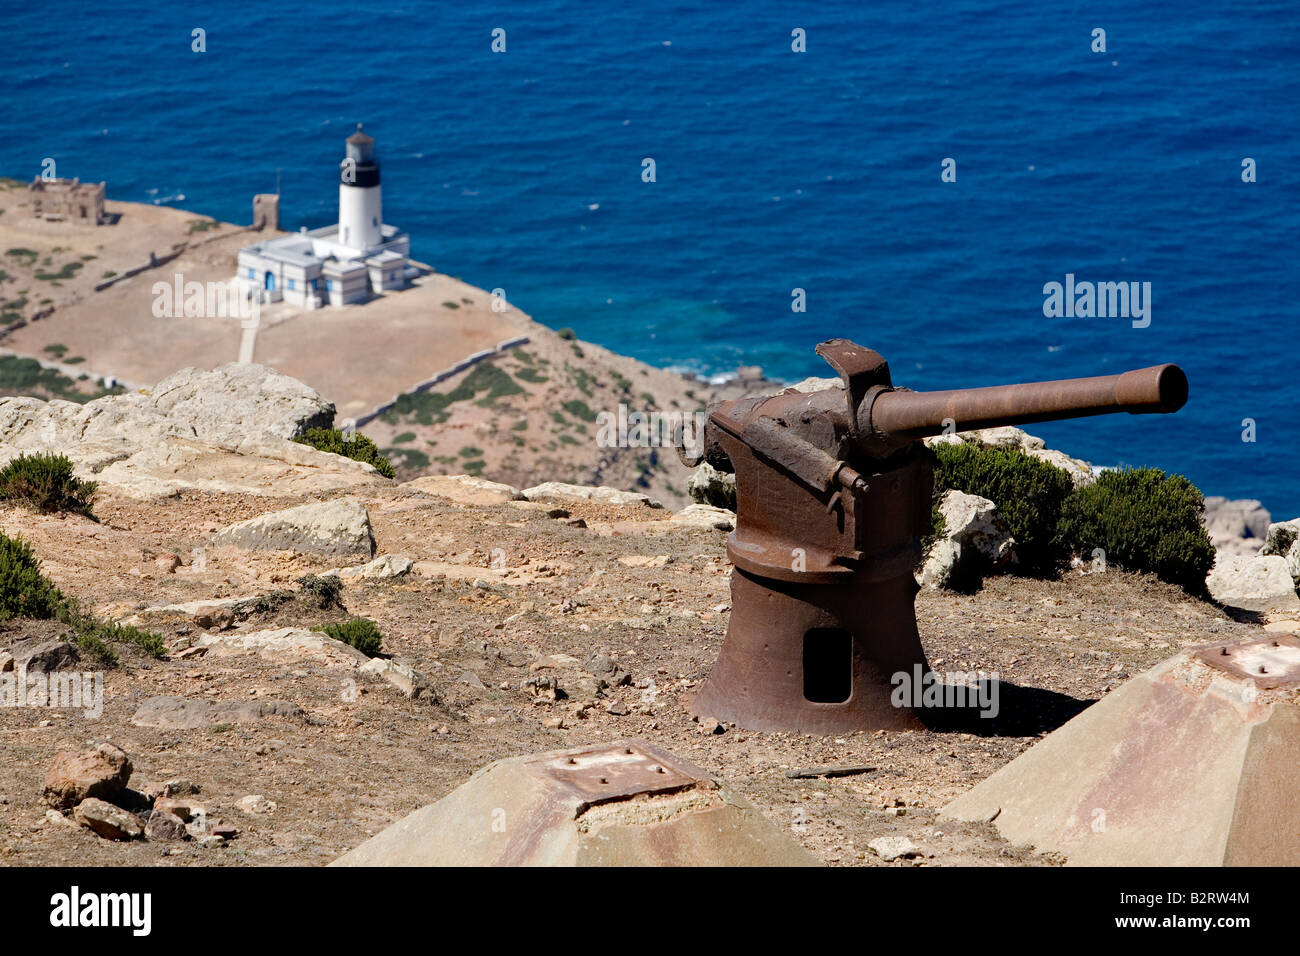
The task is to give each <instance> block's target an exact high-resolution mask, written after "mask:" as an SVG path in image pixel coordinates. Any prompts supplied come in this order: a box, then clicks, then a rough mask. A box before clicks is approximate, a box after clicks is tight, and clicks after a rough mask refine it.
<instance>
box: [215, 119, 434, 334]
mask: <svg viewBox="0 0 1300 956" xmlns="http://www.w3.org/2000/svg"><path fill="white" fill-rule="evenodd" d="M380 190H381V187H380V185H379V162H378V160H376V159H375V141H374V139H372V138H371V137H370V136H367V135H366V134H365V133H363V132H362V131H361V124H360V123H358V124H357V131H356V132H355V133H353V134H352V135H351V136H349V137H348V142H347V155H346V156H345V157H344V159H343V161H342V162H341V163H339V221H338V222H337V223H331V224H330V225H328V226H322V227H321V228H319V229H307V228H306V227H305V226H304V227H303V229H302V231H301V232H298V233H294V234H291V235H287V236H281V237H280V238H278V239H266V240H263V241H262V242H257V243H254V244H253V245H251V246H245V247H244V248H243V249H240V250H239V258H238V268H237V270H236V275H235V280H236V282H238V283H239V285H240V287H241V288H242V289H243V291H244V294H245V295H247V296H250V297H256V298H258V299H260V300H261V301H262V302H280V301H285V302H288V303H290V304H292V305H296V306H298V307H300V308H303V309H316V308H320V307H321V306H322V305H327V304H328V305H335V306H343V305H350V304H352V303H354V302H363V301H365V300H366V299H368V298H370V297H371V296H372V295H374V294H376V293H379V292H387V291H389V290H392V289H401V288H405V286H406V284H407V280H408V279H411V278H413V277H414V276H416V275H418V274H419V270H418V269H417V268H416V267H414V266H412V265H411V262H410V258H409V256H410V252H411V237H410V236H409V235H407V234H406V233H405V232H402V231H400V230H399V229H398V228H397V227H396V226H390V225H387V224H385V223H384V216H383V202H382V199H381V192H380Z"/></svg>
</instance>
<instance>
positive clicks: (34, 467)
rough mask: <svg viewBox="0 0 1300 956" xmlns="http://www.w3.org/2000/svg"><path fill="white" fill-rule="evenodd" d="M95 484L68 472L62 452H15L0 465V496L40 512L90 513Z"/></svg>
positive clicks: (70, 471)
mask: <svg viewBox="0 0 1300 956" xmlns="http://www.w3.org/2000/svg"><path fill="white" fill-rule="evenodd" d="M97 487H98V485H97V484H96V483H95V482H93V481H82V480H81V479H80V478H77V477H75V476H74V475H73V474H72V462H71V460H69V459H68V457H67V456H66V455H54V454H48V453H45V452H38V453H36V454H33V455H19V456H18V457H17V458H14V459H12V460H10V462H9V463H8V464H7V465H5V466H4V467H3V468H0V500H6V501H18V502H21V503H22V504H24V505H26V506H27V507H29V508H32V509H33V510H35V511H40V512H42V513H44V514H53V513H55V512H60V511H66V512H72V513H74V514H83V515H86V516H87V517H90V516H91V513H90V506H91V502H92V501H93V500H94V497H95V489H96V488H97Z"/></svg>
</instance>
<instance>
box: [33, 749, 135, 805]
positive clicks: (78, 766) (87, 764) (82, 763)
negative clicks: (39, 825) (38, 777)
mask: <svg viewBox="0 0 1300 956" xmlns="http://www.w3.org/2000/svg"><path fill="white" fill-rule="evenodd" d="M130 779H131V760H130V758H129V757H127V755H126V753H125V752H124V751H123V750H122V749H121V748H120V747H115V746H114V745H113V744H110V743H103V744H100V745H99V746H98V747H96V748H95V749H94V750H83V751H81V752H76V751H70V750H65V751H61V752H60V753H58V754H55V756H54V761H53V762H52V763H51V764H50V769H49V771H48V772H47V773H46V775H45V790H44V795H43V799H44V800H45V802H46V803H47V804H48V805H49V806H51V807H53V808H54V809H56V810H67V809H68V808H70V807H73V806H76V805H77V804H78V803H80V802H82V801H83V800H86V799H87V798H89V797H95V798H98V799H104V800H112V799H113V798H114V797H116V796H117V795H118V794H120V793H121V792H122V790H123V789H124V788H125V787H126V782H127V781H128V780H130Z"/></svg>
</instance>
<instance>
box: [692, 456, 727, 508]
mask: <svg viewBox="0 0 1300 956" xmlns="http://www.w3.org/2000/svg"><path fill="white" fill-rule="evenodd" d="M686 491H687V493H688V494H689V495H690V496H691V500H692V501H695V502H698V503H699V504H702V505H713V506H714V507H715V508H726V509H728V510H730V511H735V510H736V476H735V475H733V474H729V473H728V472H725V471H718V469H716V468H714V467H713V466H712V465H710V464H709V463H708V462H707V461H705V462H701V463H700V465H699V467H698V468H696V469H695V470H694V471H693V472H691V477H690V479H689V480H688V481H687V482H686Z"/></svg>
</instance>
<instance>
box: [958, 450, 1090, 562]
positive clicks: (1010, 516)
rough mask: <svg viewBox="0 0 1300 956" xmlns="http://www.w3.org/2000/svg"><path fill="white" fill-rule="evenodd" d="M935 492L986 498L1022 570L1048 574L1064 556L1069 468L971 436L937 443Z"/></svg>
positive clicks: (1072, 487) (1070, 489)
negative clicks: (1060, 534)
mask: <svg viewBox="0 0 1300 956" xmlns="http://www.w3.org/2000/svg"><path fill="white" fill-rule="evenodd" d="M934 452H935V455H936V457H937V458H938V467H937V468H936V469H935V473H934V490H935V495H936V496H938V495H941V494H943V492H945V491H947V490H948V489H956V490H957V491H964V492H966V493H967V494H970V495H979V496H980V497H982V498H988V499H989V500H990V501H992V502H993V503H994V504H995V505H997V507H998V514H1000V515H1001V516H1002V519H1003V520H1004V521H1006V523H1007V528H1008V530H1009V531H1010V532H1011V534H1012V536H1013V537H1014V538H1015V539H1016V556H1017V557H1018V558H1019V559H1020V570H1021V571H1022V572H1023V573H1026V574H1035V575H1042V574H1051V573H1053V572H1054V571H1055V570H1056V569H1057V566H1058V564H1060V562H1061V560H1062V558H1063V557H1064V551H1063V549H1062V548H1061V546H1060V544H1059V542H1058V541H1057V523H1058V522H1059V521H1060V517H1061V508H1062V506H1063V505H1064V503H1065V499H1066V498H1067V497H1069V495H1070V494H1071V492H1072V491H1073V490H1074V482H1073V480H1072V479H1071V478H1070V476H1069V474H1067V473H1066V472H1064V471H1062V470H1061V469H1060V468H1056V467H1054V466H1052V465H1049V464H1048V463H1047V462H1045V461H1040V460H1039V459H1037V458H1034V457H1032V456H1030V455H1026V454H1025V453H1024V452H1022V451H1021V450H1020V449H1018V448H986V447H985V446H983V445H976V444H974V443H971V442H962V443H961V444H960V445H937V446H935V448H934Z"/></svg>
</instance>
